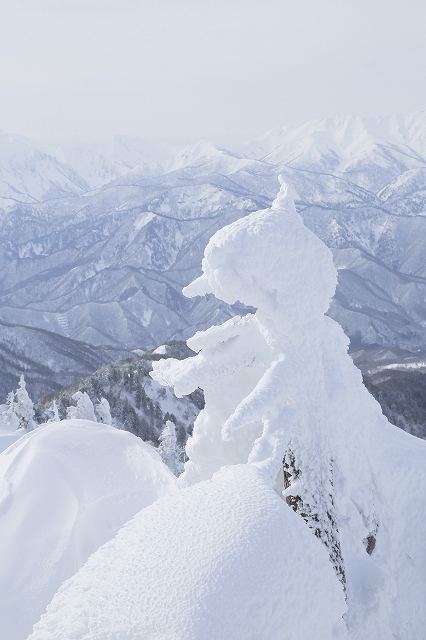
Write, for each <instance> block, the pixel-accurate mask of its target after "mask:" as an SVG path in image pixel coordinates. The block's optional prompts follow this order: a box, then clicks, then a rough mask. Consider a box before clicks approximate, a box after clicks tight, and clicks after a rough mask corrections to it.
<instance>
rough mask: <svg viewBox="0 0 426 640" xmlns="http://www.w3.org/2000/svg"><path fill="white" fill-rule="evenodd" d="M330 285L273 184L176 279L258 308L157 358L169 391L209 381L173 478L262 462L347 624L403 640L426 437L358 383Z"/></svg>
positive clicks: (188, 481) (322, 261)
mask: <svg viewBox="0 0 426 640" xmlns="http://www.w3.org/2000/svg"><path fill="white" fill-rule="evenodd" d="M335 286H336V271H335V269H334V267H333V264H332V258H331V253H330V251H329V250H328V249H327V248H326V247H325V245H324V244H323V243H322V242H321V241H320V240H319V239H318V238H317V237H316V236H314V234H312V233H311V232H310V231H309V230H308V229H307V228H306V227H305V226H304V225H303V223H302V221H301V219H300V217H299V216H298V214H297V213H296V210H295V208H294V203H293V201H292V198H291V196H290V194H289V190H288V188H287V186H286V185H285V184H282V187H281V191H280V193H279V195H278V197H277V199H276V200H275V201H274V203H273V205H272V207H271V208H270V209H266V210H264V211H258V212H256V213H254V214H251V215H250V216H248V217H246V218H244V219H240V220H238V221H237V222H235V223H233V224H231V225H229V226H228V227H226V228H224V229H222V230H220V231H219V232H217V233H216V234H215V235H214V236H213V237H212V238H211V240H210V242H209V244H208V246H207V248H206V250H205V256H204V260H203V275H202V276H201V277H200V278H198V279H197V280H195V281H194V282H193V283H192V284H191V285H189V286H188V287H186V289H185V293H186V295H190V296H194V295H201V294H204V293H214V294H215V295H216V296H217V297H218V298H220V299H222V300H224V301H225V302H227V303H230V304H232V303H234V302H236V301H237V300H239V301H240V302H242V303H244V304H247V305H251V306H254V307H257V311H256V313H255V314H254V315H249V316H245V317H244V318H233V319H231V320H229V321H228V322H226V323H225V324H223V325H221V326H218V327H211V328H210V329H208V330H207V331H203V332H199V333H197V334H195V336H194V337H193V338H191V339H190V340H189V341H188V346H190V347H191V348H192V349H194V350H195V351H198V352H199V353H198V355H196V356H194V357H193V358H189V359H187V360H185V361H180V362H178V361H174V360H162V361H160V362H158V363H155V365H154V373H153V374H152V375H153V377H155V379H156V380H158V381H159V382H161V383H162V384H166V385H170V386H174V388H175V392H176V394H177V395H178V396H179V395H182V394H188V393H190V392H191V391H193V390H194V389H195V388H197V387H201V388H202V389H203V390H204V393H205V399H206V406H205V409H204V410H203V411H202V412H201V414H200V415H199V417H198V418H197V420H196V423H195V426H194V432H193V437H192V438H190V440H189V441H188V444H187V455H188V457H189V461H188V462H187V463H186V465H185V472H184V474H183V475H182V476H181V478H180V482H181V484H182V486H188V485H192V484H194V483H197V482H199V481H200V480H205V479H208V478H211V477H212V475H213V474H214V473H215V472H216V471H217V470H218V469H220V468H221V467H222V466H223V465H224V464H238V463H246V464H247V463H249V464H250V465H253V466H256V467H258V468H260V469H262V470H264V471H265V472H266V474H267V476H268V477H269V478H270V482H271V484H272V486H274V487H275V489H276V490H277V491H278V492H279V493H280V494H281V493H282V494H283V496H284V497H285V500H286V502H287V503H288V505H290V506H291V507H292V508H293V509H294V511H296V513H299V514H301V515H302V517H303V519H304V520H305V521H306V523H307V525H308V526H309V527H310V528H311V529H312V531H313V532H314V533H315V535H316V536H317V538H318V539H319V540H321V542H322V543H323V545H324V546H325V548H326V549H327V550H328V553H329V558H330V562H331V564H332V565H333V567H334V570H335V574H336V579H339V580H340V582H341V584H342V588H344V589H345V591H346V595H347V599H348V606H349V610H348V613H347V615H346V621H347V623H348V627H349V629H350V631H351V637H353V638H359V639H361V638H362V639H363V640H365V638H376V637H381V638H391V637H393V636H392V634H393V633H395V634H396V637H399V638H404V639H405V638H406V639H407V640H409V639H410V638H412V637H420V636H418V634H419V633H423V632H422V631H419V630H420V629H421V628H422V627H421V625H422V624H423V625H424V624H425V623H426V612H425V611H417V612H416V613H415V614H413V615H412V613H413V612H412V610H411V608H410V605H409V603H410V602H411V600H413V601H415V600H416V593H418V589H419V588H420V584H421V585H422V587H421V588H422V589H424V588H425V586H426V585H425V578H424V577H422V576H421V571H420V570H419V567H420V566H421V564H422V563H423V562H425V552H424V550H423V544H422V543H420V540H421V536H422V535H425V530H426V527H425V524H424V522H423V521H421V520H419V519H418V518H416V519H415V525H414V526H411V525H410V522H411V521H412V520H411V517H412V516H411V515H410V517H409V516H408V514H412V512H413V509H416V508H420V509H421V508H424V505H425V498H424V494H425V489H426V481H425V471H424V466H425V462H426V446H425V443H423V442H418V441H413V439H412V438H410V437H409V436H406V435H405V434H402V433H399V432H397V430H396V429H395V428H393V427H391V426H390V425H389V423H388V422H387V420H386V419H385V418H384V416H383V415H382V413H381V410H380V407H379V405H378V404H377V403H376V402H375V400H374V399H373V398H372V397H371V396H370V395H369V393H368V392H367V390H366V389H365V387H364V386H363V385H362V380H361V375H360V373H359V371H358V370H356V369H355V367H354V366H353V364H352V361H351V359H350V358H349V356H348V355H347V346H348V340H347V338H346V336H345V335H344V334H343V331H342V330H341V328H340V327H339V326H338V325H337V324H336V323H335V322H334V321H333V320H331V319H330V318H327V317H325V316H324V313H325V312H326V310H327V308H328V305H329V302H330V298H331V297H332V295H333V293H334V289H335ZM283 462H284V465H283ZM393 496H398V500H397V501H394V500H393ZM420 505H421V506H420ZM397 522H398V523H399V524H398V525H396V523H397ZM402 523H404V524H402ZM401 526H402V529H403V530H404V534H403V535H401V531H402V530H401ZM404 536H406V537H404ZM407 545H408V547H410V549H411V550H412V551H411V552H410V554H409V555H410V558H411V560H406V561H405V563H404V562H403V561H401V555H400V554H401V549H402V548H407ZM411 553H413V556H411ZM410 562H412V563H413V565H412V567H411V568H410V566H409V565H410ZM401 571H402V573H403V574H404V576H405V578H404V579H403V580H402V579H401V578H400V576H401V574H400V572H401ZM410 572H411V580H412V582H411V586H410V579H408V575H410ZM415 585H416V586H415ZM404 607H405V609H404ZM391 609H393V611H395V609H398V611H399V614H398V615H394V614H390V613H389V612H390V610H391ZM407 630H409V631H407ZM398 634H400V635H398ZM416 634H417V635H416Z"/></svg>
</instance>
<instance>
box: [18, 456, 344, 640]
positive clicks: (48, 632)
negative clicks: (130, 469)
mask: <svg viewBox="0 0 426 640" xmlns="http://www.w3.org/2000/svg"><path fill="white" fill-rule="evenodd" d="M307 602H309V615H306V611H305V610H304V608H305V606H306V603H307ZM344 611H345V601H344V597H343V594H342V592H341V590H340V589H339V587H338V583H337V584H336V583H335V581H334V577H333V571H332V568H331V566H330V564H329V563H328V559H327V554H326V553H325V551H324V550H323V549H321V548H319V550H318V548H317V541H316V540H315V538H314V537H313V536H312V535H311V534H310V533H309V530H308V529H307V528H306V527H304V525H303V522H302V520H301V519H300V518H298V517H297V516H296V515H295V514H294V513H292V511H291V510H290V509H288V507H287V506H286V504H285V502H283V500H281V499H280V498H279V497H278V496H277V494H276V493H275V492H274V491H273V490H272V489H271V488H270V487H268V485H267V483H265V480H264V478H263V474H262V472H261V471H259V470H258V469H255V468H254V467H250V466H247V465H239V466H232V467H225V468H223V469H222V470H221V471H220V472H219V473H218V474H216V476H215V477H214V479H213V480H210V481H206V482H200V483H198V484H197V485H196V486H194V487H190V488H188V489H185V490H183V491H182V492H180V493H179V494H178V495H176V496H171V497H169V498H165V499H164V500H159V501H157V502H156V503H155V504H153V505H152V506H151V507H148V508H147V509H144V510H143V511H141V513H140V514H138V516H136V518H135V519H134V520H132V521H131V522H130V523H129V524H127V525H126V526H125V527H123V529H122V530H121V531H120V532H119V534H118V535H117V537H116V538H115V540H113V541H112V542H110V543H109V544H107V545H105V546H104V547H103V548H102V549H100V550H99V551H98V552H97V553H95V554H94V555H93V556H92V557H91V558H90V559H89V561H88V563H87V564H86V565H85V567H84V568H83V569H82V570H81V571H80V572H79V573H78V574H77V575H76V576H75V577H74V578H72V579H71V580H69V581H68V582H67V583H65V585H64V586H63V587H62V588H61V590H60V591H59V593H58V594H57V595H56V596H55V598H54V600H53V603H52V605H51V606H50V607H49V608H48V612H47V614H46V616H44V617H43V618H42V620H41V622H40V623H39V624H38V625H36V627H35V631H34V633H33V634H32V636H30V638H31V640H47V639H49V640H59V639H61V640H63V639H65V638H79V640H89V638H90V640H121V639H122V638H132V639H136V638H144V639H146V640H148V638H149V639H150V640H154V639H155V640H189V639H191V640H213V638H215V639H216V638H217V639H219V638H233V639H238V640H243V639H244V640H258V639H259V638H264V639H265V640H283V639H284V638H285V639H286V640H287V639H288V640H302V639H306V638H313V637H318V638H323V639H324V638H329V637H331V635H332V631H333V627H334V625H336V626H337V628H338V627H339V626H340V625H341V624H342V620H341V616H342V614H343V613H344ZM336 631H337V629H336Z"/></svg>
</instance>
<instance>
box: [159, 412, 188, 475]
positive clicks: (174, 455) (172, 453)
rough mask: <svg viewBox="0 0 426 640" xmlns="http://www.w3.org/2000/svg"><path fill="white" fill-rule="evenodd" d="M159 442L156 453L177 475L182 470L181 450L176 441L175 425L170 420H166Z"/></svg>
mask: <svg viewBox="0 0 426 640" xmlns="http://www.w3.org/2000/svg"><path fill="white" fill-rule="evenodd" d="M159 441H160V444H159V446H158V453H159V454H160V456H161V459H162V461H163V462H164V464H165V465H167V466H168V467H169V469H170V471H171V472H172V473H173V474H174V475H175V476H178V475H179V474H180V473H182V471H183V462H182V457H183V450H182V447H180V446H179V445H178V443H177V438H176V425H175V424H174V422H172V421H171V420H167V421H166V425H165V427H164V429H163V430H162V432H161V434H160V437H159Z"/></svg>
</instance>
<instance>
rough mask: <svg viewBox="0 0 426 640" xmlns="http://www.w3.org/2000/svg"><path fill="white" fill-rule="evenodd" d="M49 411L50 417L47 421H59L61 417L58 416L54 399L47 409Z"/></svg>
mask: <svg viewBox="0 0 426 640" xmlns="http://www.w3.org/2000/svg"><path fill="white" fill-rule="evenodd" d="M47 411H48V412H49V413H50V418H49V420H48V422H60V420H61V418H60V416H59V409H58V403H57V402H56V400H54V401H53V402H52V404H51V406H50V407H49V409H48V410H47Z"/></svg>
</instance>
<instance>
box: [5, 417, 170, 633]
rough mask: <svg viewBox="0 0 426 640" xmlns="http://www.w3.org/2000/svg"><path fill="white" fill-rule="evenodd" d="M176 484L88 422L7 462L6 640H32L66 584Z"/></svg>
mask: <svg viewBox="0 0 426 640" xmlns="http://www.w3.org/2000/svg"><path fill="white" fill-rule="evenodd" d="M174 490H175V479H174V476H173V475H172V474H171V473H170V472H169V471H168V469H167V468H166V467H165V465H163V464H162V462H161V461H160V458H159V456H158V454H157V452H156V451H155V449H154V448H153V447H150V446H149V445H147V444H145V443H144V442H142V440H141V439H140V438H137V437H135V436H133V435H132V434H130V433H128V432H127V431H119V430H117V429H114V428H113V427H109V426H106V425H100V424H96V423H93V422H89V421H87V420H69V421H62V422H59V423H50V424H48V425H45V426H40V427H39V428H37V429H35V430H34V431H31V432H30V433H28V434H27V435H24V436H23V437H22V438H20V439H19V441H18V442H16V443H15V444H14V445H12V446H10V447H9V448H8V449H6V450H5V451H4V452H3V453H2V454H1V455H0V540H1V552H0V593H1V598H0V621H1V622H0V638H1V640H25V638H26V637H27V635H28V634H29V633H30V632H31V628H32V625H33V624H34V623H35V622H36V621H37V620H38V619H39V617H40V615H41V614H42V613H43V611H44V610H45V608H46V606H47V604H48V603H49V602H50V600H51V599H52V596H53V595H54V594H55V592H56V591H57V589H58V588H59V587H60V585H61V583H62V582H63V581H64V580H66V579H67V578H69V577H70V576H72V575H73V574H74V573H75V572H76V571H77V570H78V569H79V568H80V567H81V566H82V565H83V564H84V562H85V561H86V560H87V558H88V557H89V555H90V554H91V553H93V551H96V549H97V548H98V547H99V546H100V545H101V544H103V543H105V542H107V541H108V540H109V539H110V538H111V537H112V536H114V535H115V533H116V532H117V531H118V529H120V527H121V526H122V525H123V524H124V523H125V522H126V521H127V520H128V519H129V518H131V517H132V516H133V515H134V514H135V513H137V512H138V511H139V510H140V509H142V508H143V507H145V506H147V505H149V504H151V503H152V502H154V501H155V500H156V499H157V498H158V497H159V496H163V495H166V494H167V493H171V492H173V491H174Z"/></svg>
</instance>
